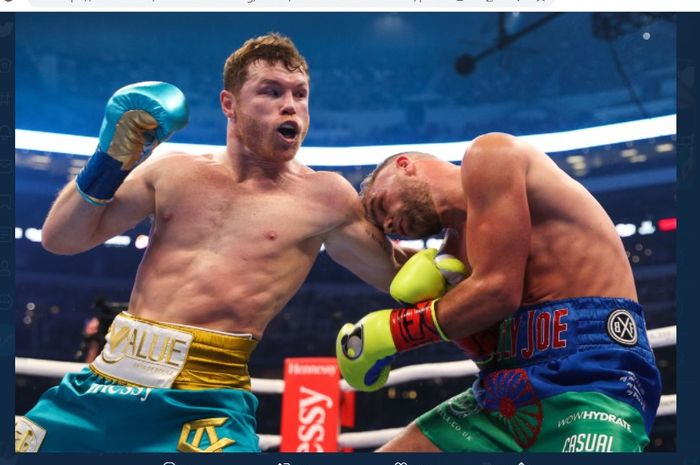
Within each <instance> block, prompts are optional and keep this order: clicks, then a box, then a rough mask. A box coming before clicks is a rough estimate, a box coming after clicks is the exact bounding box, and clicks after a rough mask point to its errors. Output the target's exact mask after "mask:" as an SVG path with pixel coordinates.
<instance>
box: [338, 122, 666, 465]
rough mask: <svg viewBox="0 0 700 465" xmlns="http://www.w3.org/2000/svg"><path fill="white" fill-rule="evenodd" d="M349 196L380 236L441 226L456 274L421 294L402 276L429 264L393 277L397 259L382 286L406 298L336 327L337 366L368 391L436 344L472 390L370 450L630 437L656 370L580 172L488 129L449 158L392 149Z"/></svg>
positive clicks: (647, 412) (622, 264)
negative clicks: (462, 356)
mask: <svg viewBox="0 0 700 465" xmlns="http://www.w3.org/2000/svg"><path fill="white" fill-rule="evenodd" d="M361 197H362V201H363V204H364V207H365V210H366V212H367V216H368V217H369V218H370V219H371V220H372V221H373V222H374V223H375V224H376V225H377V226H378V227H380V228H382V229H383V230H384V232H385V233H387V234H397V235H400V236H405V237H409V238H425V237H428V236H431V235H433V234H436V233H438V232H439V231H440V230H442V229H443V228H449V229H450V230H451V231H453V232H454V234H452V235H451V236H450V238H449V239H448V240H447V243H446V245H445V251H446V252H448V253H450V254H452V255H454V256H455V257H457V258H459V259H461V260H462V261H464V262H465V263H466V265H467V269H468V270H469V271H470V275H469V276H468V277H466V279H464V280H462V281H461V282H459V283H458V284H456V286H454V287H453V288H452V289H451V290H448V291H447V292H446V293H445V289H444V288H441V287H440V286H439V285H437V286H435V288H434V289H433V292H432V293H431V294H430V295H428V294H426V293H415V292H414V288H415V286H416V283H417V282H420V285H421V286H422V287H425V286H426V282H430V281H431V280H434V279H435V278H434V274H431V272H430V271H428V272H424V273H423V272H421V273H423V274H420V276H422V278H421V279H419V280H416V276H418V275H419V274H418V272H416V273H413V275H412V276H411V277H410V279H408V278H407V277H406V276H403V274H405V273H404V270H403V269H402V271H401V272H399V275H397V278H396V280H395V281H394V283H392V286H391V290H392V295H394V296H395V297H396V298H397V299H398V300H400V301H402V302H404V303H406V304H408V307H407V308H402V309H393V310H392V309H387V310H379V311H376V312H372V313H369V314H368V315H366V316H365V317H364V318H363V319H361V320H360V321H359V322H358V323H356V324H354V325H353V324H346V325H345V326H343V328H342V329H341V331H340V333H339V334H338V338H337V345H336V353H337V356H338V360H339V364H340V368H341V372H342V373H343V376H344V377H345V378H346V380H347V381H348V382H349V383H350V384H351V385H352V386H354V387H355V388H357V389H360V390H367V391H371V390H375V389H379V388H380V387H381V386H382V385H383V384H384V383H385V382H386V379H387V377H388V374H389V370H390V363H391V361H392V360H393V359H394V357H396V355H398V353H400V352H402V351H405V350H409V349H413V348H416V347H419V346H421V345H424V344H428V343H432V342H438V341H447V340H452V341H455V342H456V343H457V344H458V345H459V346H460V347H461V348H462V349H463V350H464V351H465V352H466V353H467V355H468V356H469V357H470V358H471V359H472V360H474V362H476V364H477V365H478V366H479V368H480V372H479V375H478V377H477V379H476V381H475V382H474V384H473V385H472V387H471V388H469V389H467V390H466V391H465V392H463V393H461V394H458V395H457V396H455V397H453V398H452V399H449V400H447V401H445V402H443V403H442V404H440V405H438V406H437V407H435V408H434V409H433V410H431V411H429V412H427V413H425V414H424V415H422V416H420V417H419V418H418V419H417V420H416V421H414V422H412V423H411V424H410V425H409V426H408V427H407V428H406V429H405V430H403V431H402V432H401V433H400V434H399V435H398V436H397V437H395V438H394V439H392V440H391V441H390V442H389V443H387V444H386V445H385V446H384V447H382V448H381V449H380V451H452V452H456V451H470V452H494V451H517V452H521V451H549V452H613V451H615V452H617V451H619V452H633V451H641V450H643V449H644V447H645V446H646V445H647V444H648V442H649V438H648V434H649V431H650V429H651V426H652V423H653V421H654V418H655V415H656V409H657V406H658V403H659V398H660V376H659V372H658V369H657V368H656V366H655V362H654V355H653V353H652V350H651V348H650V346H649V341H648V340H647V336H646V328H645V322H644V315H643V312H642V308H641V307H640V305H639V304H638V303H637V293H636V290H635V283H634V279H633V275H632V270H631V267H630V265H629V261H628V258H627V256H626V253H625V250H624V247H623V245H622V241H621V240H620V237H619V235H618V234H617V232H616V230H615V226H614V225H613V222H612V221H611V219H610V218H609V217H608V215H607V214H606V212H605V211H604V210H603V208H602V207H601V205H600V204H599V203H598V202H597V201H596V200H595V198H594V197H593V196H592V195H591V194H590V193H589V192H588V191H587V190H586V189H585V188H584V187H583V186H582V185H581V184H580V183H578V182H577V181H575V180H574V179H572V178H571V177H569V176H568V175H567V174H566V173H565V172H563V171H562V170H561V169H559V168H558V167H557V166H556V164H555V163H554V162H553V161H552V160H551V159H550V158H549V157H548V156H547V155H546V154H545V153H543V152H542V151H540V150H538V149H536V148H535V147H533V146H531V145H530V144H528V143H526V142H524V141H522V140H519V139H517V138H515V137H512V136H510V135H506V134H500V133H492V134H486V135H483V136H481V137H478V138H477V139H475V140H474V141H473V142H472V143H471V145H470V147H469V149H468V150H467V152H466V153H465V155H464V157H463V159H462V163H461V166H457V165H454V164H452V163H448V162H445V161H442V160H440V159H438V158H437V157H434V156H432V155H429V154H425V153H417V152H409V153H400V154H397V155H394V156H392V157H390V158H388V159H387V160H385V161H384V162H383V163H382V164H380V165H379V167H378V168H377V169H376V170H375V171H374V172H373V173H371V174H370V175H369V176H368V177H367V178H366V179H365V181H364V182H363V187H362V191H361ZM414 260H416V258H411V259H410V260H409V261H408V262H407V263H406V265H405V266H404V268H406V267H407V266H408V265H409V264H411V263H412V262H413V261H414ZM426 269H427V270H430V267H429V266H428V267H427V268H426ZM438 282H439V281H438Z"/></svg>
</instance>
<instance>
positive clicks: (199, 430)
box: [177, 417, 236, 452]
mask: <svg viewBox="0 0 700 465" xmlns="http://www.w3.org/2000/svg"><path fill="white" fill-rule="evenodd" d="M227 420H228V418H226V417H221V418H204V419H202V420H195V421H190V422H187V423H185V424H184V425H183V426H182V432H181V433H180V440H179V441H178V442H177V450H179V451H180V452H221V451H222V450H224V449H225V448H226V447H228V446H230V445H231V444H233V443H235V442H236V441H234V440H233V439H229V438H221V439H219V436H218V435H217V434H216V427H217V426H221V425H223V424H224V423H226V421H227ZM193 431H194V436H193V437H192V439H191V441H190V433H191V432H193ZM205 433H206V438H207V441H208V442H209V445H208V446H207V447H206V448H202V447H203V446H204V445H205V444H203V443H204V441H203V439H204V436H205Z"/></svg>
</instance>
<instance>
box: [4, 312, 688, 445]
mask: <svg viewBox="0 0 700 465" xmlns="http://www.w3.org/2000/svg"><path fill="white" fill-rule="evenodd" d="M647 335H648V338H649V344H650V345H651V347H652V348H655V349H657V348H661V347H670V346H675V345H676V326H667V327H664V328H657V329H651V330H648V331H647ZM86 366H87V365H86V364H85V363H77V362H60V361H55V360H40V359H34V358H24V357H15V374H21V375H31V376H43V377H48V378H61V377H63V375H65V374H66V373H69V372H76V371H80V370H82V369H83V368H85V367H86ZM478 371H479V369H478V368H477V366H476V364H475V363H474V362H472V361H471V360H460V361H456V362H444V363H424V364H419V365H411V366H406V367H402V368H397V369H395V370H392V372H391V373H390V374H389V379H388V380H387V383H386V386H393V385H397V384H402V383H406V382H410V381H420V380H423V379H434V378H458V377H463V376H470V375H475V374H477V373H478ZM251 385H252V391H253V392H256V393H262V394H282V393H283V392H284V381H283V380H281V379H265V378H252V380H251ZM340 388H341V389H342V390H344V391H352V390H354V389H353V388H352V387H350V386H349V385H348V384H347V382H345V380H341V381H340ZM656 414H657V416H668V415H675V414H676V394H668V395H664V396H661V401H660V403H659V408H658V410H657V412H656ZM401 429H402V428H387V429H380V430H373V431H361V432H352V433H341V434H340V435H339V437H338V443H339V444H340V446H342V447H351V448H353V449H361V448H369V447H377V446H380V445H382V444H384V443H386V442H387V441H389V440H390V439H391V438H393V437H394V436H396V435H397V434H398V433H399V431H401ZM258 436H259V437H260V448H261V449H263V450H266V449H270V448H273V447H278V446H279V445H280V436H278V435H273V434H260V435H258Z"/></svg>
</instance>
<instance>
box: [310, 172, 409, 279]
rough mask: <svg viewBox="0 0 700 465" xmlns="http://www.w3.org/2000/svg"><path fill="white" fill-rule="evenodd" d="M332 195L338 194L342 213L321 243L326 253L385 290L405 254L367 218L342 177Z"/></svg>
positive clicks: (353, 192) (353, 190) (348, 184)
mask: <svg viewBox="0 0 700 465" xmlns="http://www.w3.org/2000/svg"><path fill="white" fill-rule="evenodd" d="M336 195H338V196H339V197H342V201H340V202H339V204H341V205H342V208H343V210H344V212H345V221H344V222H343V223H342V224H340V225H339V226H337V227H336V228H334V229H333V230H332V231H330V232H329V233H328V234H327V235H326V238H325V241H324V244H325V247H326V251H327V252H328V255H330V257H331V258H332V259H333V260H334V261H336V262H337V263H339V264H340V265H342V266H344V267H345V268H347V269H349V270H350V271H352V272H353V273H354V274H355V275H357V276H358V277H359V278H360V279H362V280H363V281H365V282H367V283H369V284H371V285H372V286H374V287H376V288H377V289H380V290H382V291H385V292H388V290H389V285H390V284H391V280H392V279H393V278H394V275H396V272H397V271H398V269H399V268H400V264H401V263H403V262H405V261H406V259H407V255H406V254H405V252H404V251H403V250H401V249H400V248H398V247H394V245H393V244H392V242H391V241H390V240H389V239H388V238H387V237H386V236H385V235H384V233H383V232H382V231H380V230H379V229H378V228H377V227H376V226H374V225H373V224H372V223H370V222H369V220H367V218H366V217H365V213H364V209H363V208H362V203H361V202H360V198H359V196H358V195H357V192H355V189H353V187H352V185H350V183H348V182H347V181H345V180H344V179H343V180H342V183H341V185H340V187H339V188H338V189H337V191H336Z"/></svg>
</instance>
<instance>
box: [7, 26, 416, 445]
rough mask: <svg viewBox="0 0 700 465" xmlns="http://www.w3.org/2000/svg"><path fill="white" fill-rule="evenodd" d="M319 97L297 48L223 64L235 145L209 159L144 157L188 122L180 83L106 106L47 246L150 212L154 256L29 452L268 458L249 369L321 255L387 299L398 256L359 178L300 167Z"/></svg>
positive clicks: (47, 230) (133, 89)
mask: <svg viewBox="0 0 700 465" xmlns="http://www.w3.org/2000/svg"><path fill="white" fill-rule="evenodd" d="M309 91H310V89H309V70H308V67H307V64H306V61H305V59H304V58H303V56H301V55H300V54H299V52H298V51H297V49H296V48H295V46H294V44H293V43H292V42H291V41H290V40H289V39H288V38H286V37H284V36H281V35H278V34H269V35H266V36H262V37H257V38H255V39H251V40H249V41H247V42H246V43H245V44H243V46H242V47H241V48H239V49H238V50H237V51H235V52H234V53H233V54H232V55H231V56H230V57H229V58H228V60H227V61H226V63H225V66H224V89H223V90H222V91H221V94H220V102H221V109H222V111H223V113H224V115H225V117H226V119H227V130H226V149H225V150H224V151H222V152H219V153H209V154H205V155H192V154H189V153H181V152H167V153H158V154H154V155H151V156H149V155H150V154H151V151H152V150H153V148H154V147H155V146H156V145H157V144H159V143H161V142H163V141H164V140H165V139H167V138H168V137H169V136H170V135H171V134H172V133H173V132H174V131H176V130H178V129H181V128H182V127H184V126H185V124H186V123H187V119H188V107H187V102H186V100H185V97H184V95H183V94H182V92H180V91H179V89H177V88H176V87H175V86H173V85H170V84H166V83H158V82H144V83H138V84H134V85H130V86H127V87H124V88H122V89H120V90H119V91H117V92H116V93H115V95H114V96H113V97H112V98H111V99H110V101H109V103H108V104H107V109H106V113H105V118H104V121H103V124H102V128H101V131H100V141H99V146H98V149H97V151H96V153H95V154H94V155H93V156H92V157H91V158H90V160H89V161H88V163H87V165H86V166H85V168H84V169H83V171H82V172H81V173H80V174H79V175H78V177H77V179H76V180H75V181H71V182H70V183H68V185H67V186H66V187H65V188H64V189H63V191H62V192H61V193H60V195H59V196H58V198H57V200H56V202H55V203H54V205H53V206H52V208H51V211H50V212H49V214H48V217H47V218H46V222H45V224H44V227H43V235H42V242H43V245H44V247H45V248H46V249H48V250H49V251H51V252H54V253H56V254H76V253H80V252H84V251H86V250H89V249H92V248H93V247H95V246H97V245H99V244H102V243H103V242H104V241H106V240H107V239H109V238H111V237H113V236H115V235H117V234H120V233H122V232H124V231H126V230H128V229H130V228H132V227H133V226H134V225H136V224H137V223H139V222H140V221H142V220H143V219H144V218H146V217H148V216H152V229H151V234H150V241H149V245H148V249H147V250H146V252H145V255H144V257H143V260H142V262H141V264H140V266H139V268H138V272H137V274H136V280H135V283H134V287H133V291H132V294H131V299H130V302H129V308H128V312H125V313H122V314H120V315H119V316H118V317H117V318H116V319H115V321H114V323H113V325H112V326H111V330H110V333H109V335H108V337H107V343H106V346H105V348H104V350H103V351H102V353H101V354H100V355H99V356H98V357H97V358H96V359H95V361H94V362H93V363H91V364H90V366H89V369H86V370H83V371H82V372H80V373H77V374H69V375H67V376H66V377H65V378H64V379H63V381H62V382H61V384H60V385H59V386H57V387H55V388H52V389H51V390H49V391H48V392H47V393H46V394H44V396H43V397H42V399H41V400H40V401H39V402H38V404H37V405H36V406H35V407H34V408H33V409H32V410H31V411H30V412H29V413H27V415H26V416H25V417H18V418H17V419H16V422H15V445H16V449H17V450H18V451H36V450H39V451H42V452H43V451H73V452H74V451H101V452H126V451H140V452H146V451H159V452H168V451H184V452H200V451H201V452H236V451H259V450H260V449H259V446H258V437H257V435H256V433H255V410H256V407H257V403H258V401H257V399H256V397H255V396H254V395H253V394H252V393H251V392H250V377H249V374H248V368H247V361H248V359H249V356H250V354H251V352H252V351H253V349H254V347H255V345H256V342H257V341H258V340H259V339H260V338H261V337H262V336H263V333H264V332H265V327H266V326H267V325H268V323H269V322H270V320H271V319H272V318H273V317H274V316H275V315H277V313H278V312H280V310H281V309H282V308H283V307H284V306H285V304H287V302H288V301H289V300H290V299H291V298H292V296H293V295H294V294H295V292H296V291H297V290H298V289H299V287H300V286H301V285H302V282H303V281H304V279H305V278H306V276H307V275H308V273H309V271H310V269H311V267H312V265H313V263H314V260H315V259H316V256H317V255H318V254H319V251H320V249H321V246H322V245H323V244H325V248H326V251H327V252H328V254H329V255H330V256H331V257H332V258H333V259H334V260H335V261H337V262H338V263H340V264H341V265H343V266H345V267H347V268H348V269H349V270H351V271H352V272H353V273H355V274H356V275H357V276H359V277H360V278H362V279H363V280H365V281H367V282H368V283H370V284H372V285H374V286H375V287H377V288H379V289H384V290H386V289H388V287H389V283H390V281H391V279H392V277H393V276H394V274H395V273H396V269H397V267H398V264H397V259H400V260H401V261H403V258H402V256H401V253H400V251H398V250H397V251H395V250H394V249H393V247H392V245H391V243H390V241H388V240H387V239H386V238H385V237H384V235H383V234H382V233H381V231H380V230H378V229H377V228H376V227H375V226H374V225H373V224H371V223H370V222H369V221H367V219H366V218H365V215H364V210H363V208H362V204H361V202H360V199H359V197H358V195H357V192H356V191H355V190H354V189H353V187H352V185H351V184H350V183H349V182H347V181H346V180H345V179H344V178H343V177H341V176H340V175H338V174H335V173H331V172H322V171H314V170H312V169H310V168H308V167H307V166H304V165H303V164H302V163H301V162H299V161H297V160H295V155H296V153H297V151H298V149H299V147H300V145H301V143H302V141H303V140H304V137H305V136H306V133H307V131H308V129H309ZM119 386H122V387H123V389H119V388H118V387H119ZM146 391H147V392H148V397H147V398H145V397H144V396H143V395H136V394H134V393H137V394H138V393H142V392H146ZM131 394H134V395H131ZM203 431H204V432H206V434H203V433H202V432H203Z"/></svg>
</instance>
